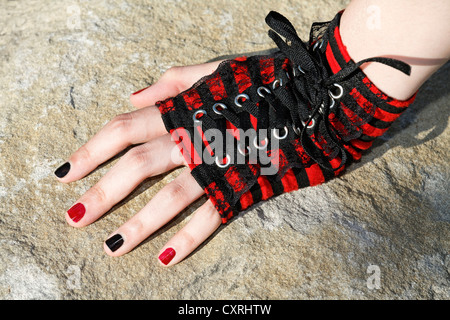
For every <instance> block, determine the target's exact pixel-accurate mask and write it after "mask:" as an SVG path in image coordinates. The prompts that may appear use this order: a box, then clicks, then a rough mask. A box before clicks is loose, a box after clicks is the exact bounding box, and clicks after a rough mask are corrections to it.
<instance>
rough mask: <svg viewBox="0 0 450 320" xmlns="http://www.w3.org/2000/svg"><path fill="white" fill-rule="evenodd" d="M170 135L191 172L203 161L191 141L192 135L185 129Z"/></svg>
mask: <svg viewBox="0 0 450 320" xmlns="http://www.w3.org/2000/svg"><path fill="white" fill-rule="evenodd" d="M170 134H171V135H172V138H173V140H174V141H175V143H176V144H177V146H178V148H179V149H180V152H181V154H182V155H183V157H184V160H186V163H187V164H188V166H189V168H190V169H191V170H192V169H194V168H195V167H196V166H197V165H199V164H200V163H202V159H201V157H200V156H199V155H198V153H197V151H196V150H195V148H194V144H193V143H192V141H191V138H190V134H189V133H188V132H187V131H186V130H185V129H184V128H178V129H174V130H172V131H171V132H170Z"/></svg>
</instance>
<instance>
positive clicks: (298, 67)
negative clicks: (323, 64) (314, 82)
mask: <svg viewBox="0 0 450 320" xmlns="http://www.w3.org/2000/svg"><path fill="white" fill-rule="evenodd" d="M297 69H298V71H300V72H301V73H303V74H305V73H306V72H305V71H303V69H302V67H300V66H297Z"/></svg>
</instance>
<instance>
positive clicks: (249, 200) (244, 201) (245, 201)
mask: <svg viewBox="0 0 450 320" xmlns="http://www.w3.org/2000/svg"><path fill="white" fill-rule="evenodd" d="M239 202H240V203H241V209H242V210H245V209H248V208H250V206H252V205H253V195H252V193H251V192H250V191H247V192H246V193H244V194H243V195H242V197H241V199H239Z"/></svg>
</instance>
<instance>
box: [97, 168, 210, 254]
mask: <svg viewBox="0 0 450 320" xmlns="http://www.w3.org/2000/svg"><path fill="white" fill-rule="evenodd" d="M202 194H203V189H202V188H201V187H200V186H199V184H198V183H197V182H196V181H195V179H194V177H193V176H192V175H191V173H190V172H189V170H188V169H185V170H184V171H183V172H182V173H181V174H180V175H179V176H178V177H176V178H175V179H174V180H173V181H171V182H170V183H168V184H167V185H166V186H164V188H163V189H161V190H160V191H159V192H158V193H157V194H156V195H155V196H154V197H153V198H152V200H150V202H149V203H148V204H147V205H146V206H145V207H144V208H143V209H142V210H141V211H140V212H138V213H137V214H136V215H134V216H133V217H132V218H131V219H130V220H128V221H127V222H126V223H125V224H123V225H122V226H121V227H120V228H119V229H117V230H116V231H115V232H114V233H112V234H111V235H110V237H108V240H106V241H105V244H104V249H105V251H106V253H108V254H109V255H111V256H120V255H123V254H125V253H127V252H129V251H131V250H132V249H133V248H135V247H136V246H137V245H138V244H139V243H141V242H142V241H144V240H145V239H146V238H148V237H149V236H150V235H151V234H153V233H154V232H155V231H157V230H159V229H160V228H161V227H163V226H164V225H165V224H167V223H168V222H169V221H170V220H172V219H173V218H174V217H175V216H176V215H177V214H178V213H180V212H181V211H182V210H184V209H185V208H186V207H187V206H189V205H190V204H191V203H192V202H194V201H195V200H196V199H198V198H199V197H200V196H201V195H202Z"/></svg>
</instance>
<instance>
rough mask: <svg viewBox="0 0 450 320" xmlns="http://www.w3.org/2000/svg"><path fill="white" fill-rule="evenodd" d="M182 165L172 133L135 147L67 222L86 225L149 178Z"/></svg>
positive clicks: (81, 201)
mask: <svg viewBox="0 0 450 320" xmlns="http://www.w3.org/2000/svg"><path fill="white" fill-rule="evenodd" d="M182 164H183V159H182V156H181V153H180V152H179V150H178V147H177V146H176V143H175V142H174V141H172V139H171V136H170V135H169V134H165V135H163V136H161V137H159V138H156V139H153V140H151V141H149V142H147V143H145V144H142V145H140V146H137V147H134V148H133V149H131V150H130V151H128V152H127V153H126V154H125V155H124V156H123V157H122V158H121V159H120V160H119V161H118V162H117V163H116V164H115V165H114V167H113V168H112V169H111V170H110V171H109V172H107V173H106V175H105V176H103V177H102V178H101V179H100V181H99V182H98V183H97V184H96V185H94V186H93V187H92V188H90V189H89V190H88V191H87V192H86V193H85V194H84V195H83V196H82V197H81V198H80V199H79V200H78V201H77V202H76V204H75V205H74V206H72V208H70V209H69V210H68V212H67V214H66V220H67V222H68V223H69V224H70V225H72V226H74V227H83V226H86V225H88V224H90V223H92V222H94V221H95V220H97V219H98V218H99V217H100V216H102V215H103V214H104V213H106V212H107V211H108V210H110V209H111V208H112V207H113V206H114V205H115V204H117V203H118V202H119V201H121V200H122V199H124V198H125V197H126V196H127V195H128V194H130V193H131V192H132V191H133V190H134V189H135V188H136V187H137V186H138V185H139V184H140V183H141V182H142V181H144V180H145V179H146V178H148V177H151V176H155V175H158V174H162V173H164V172H167V171H169V170H171V169H173V168H175V167H177V166H181V165H182Z"/></svg>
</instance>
